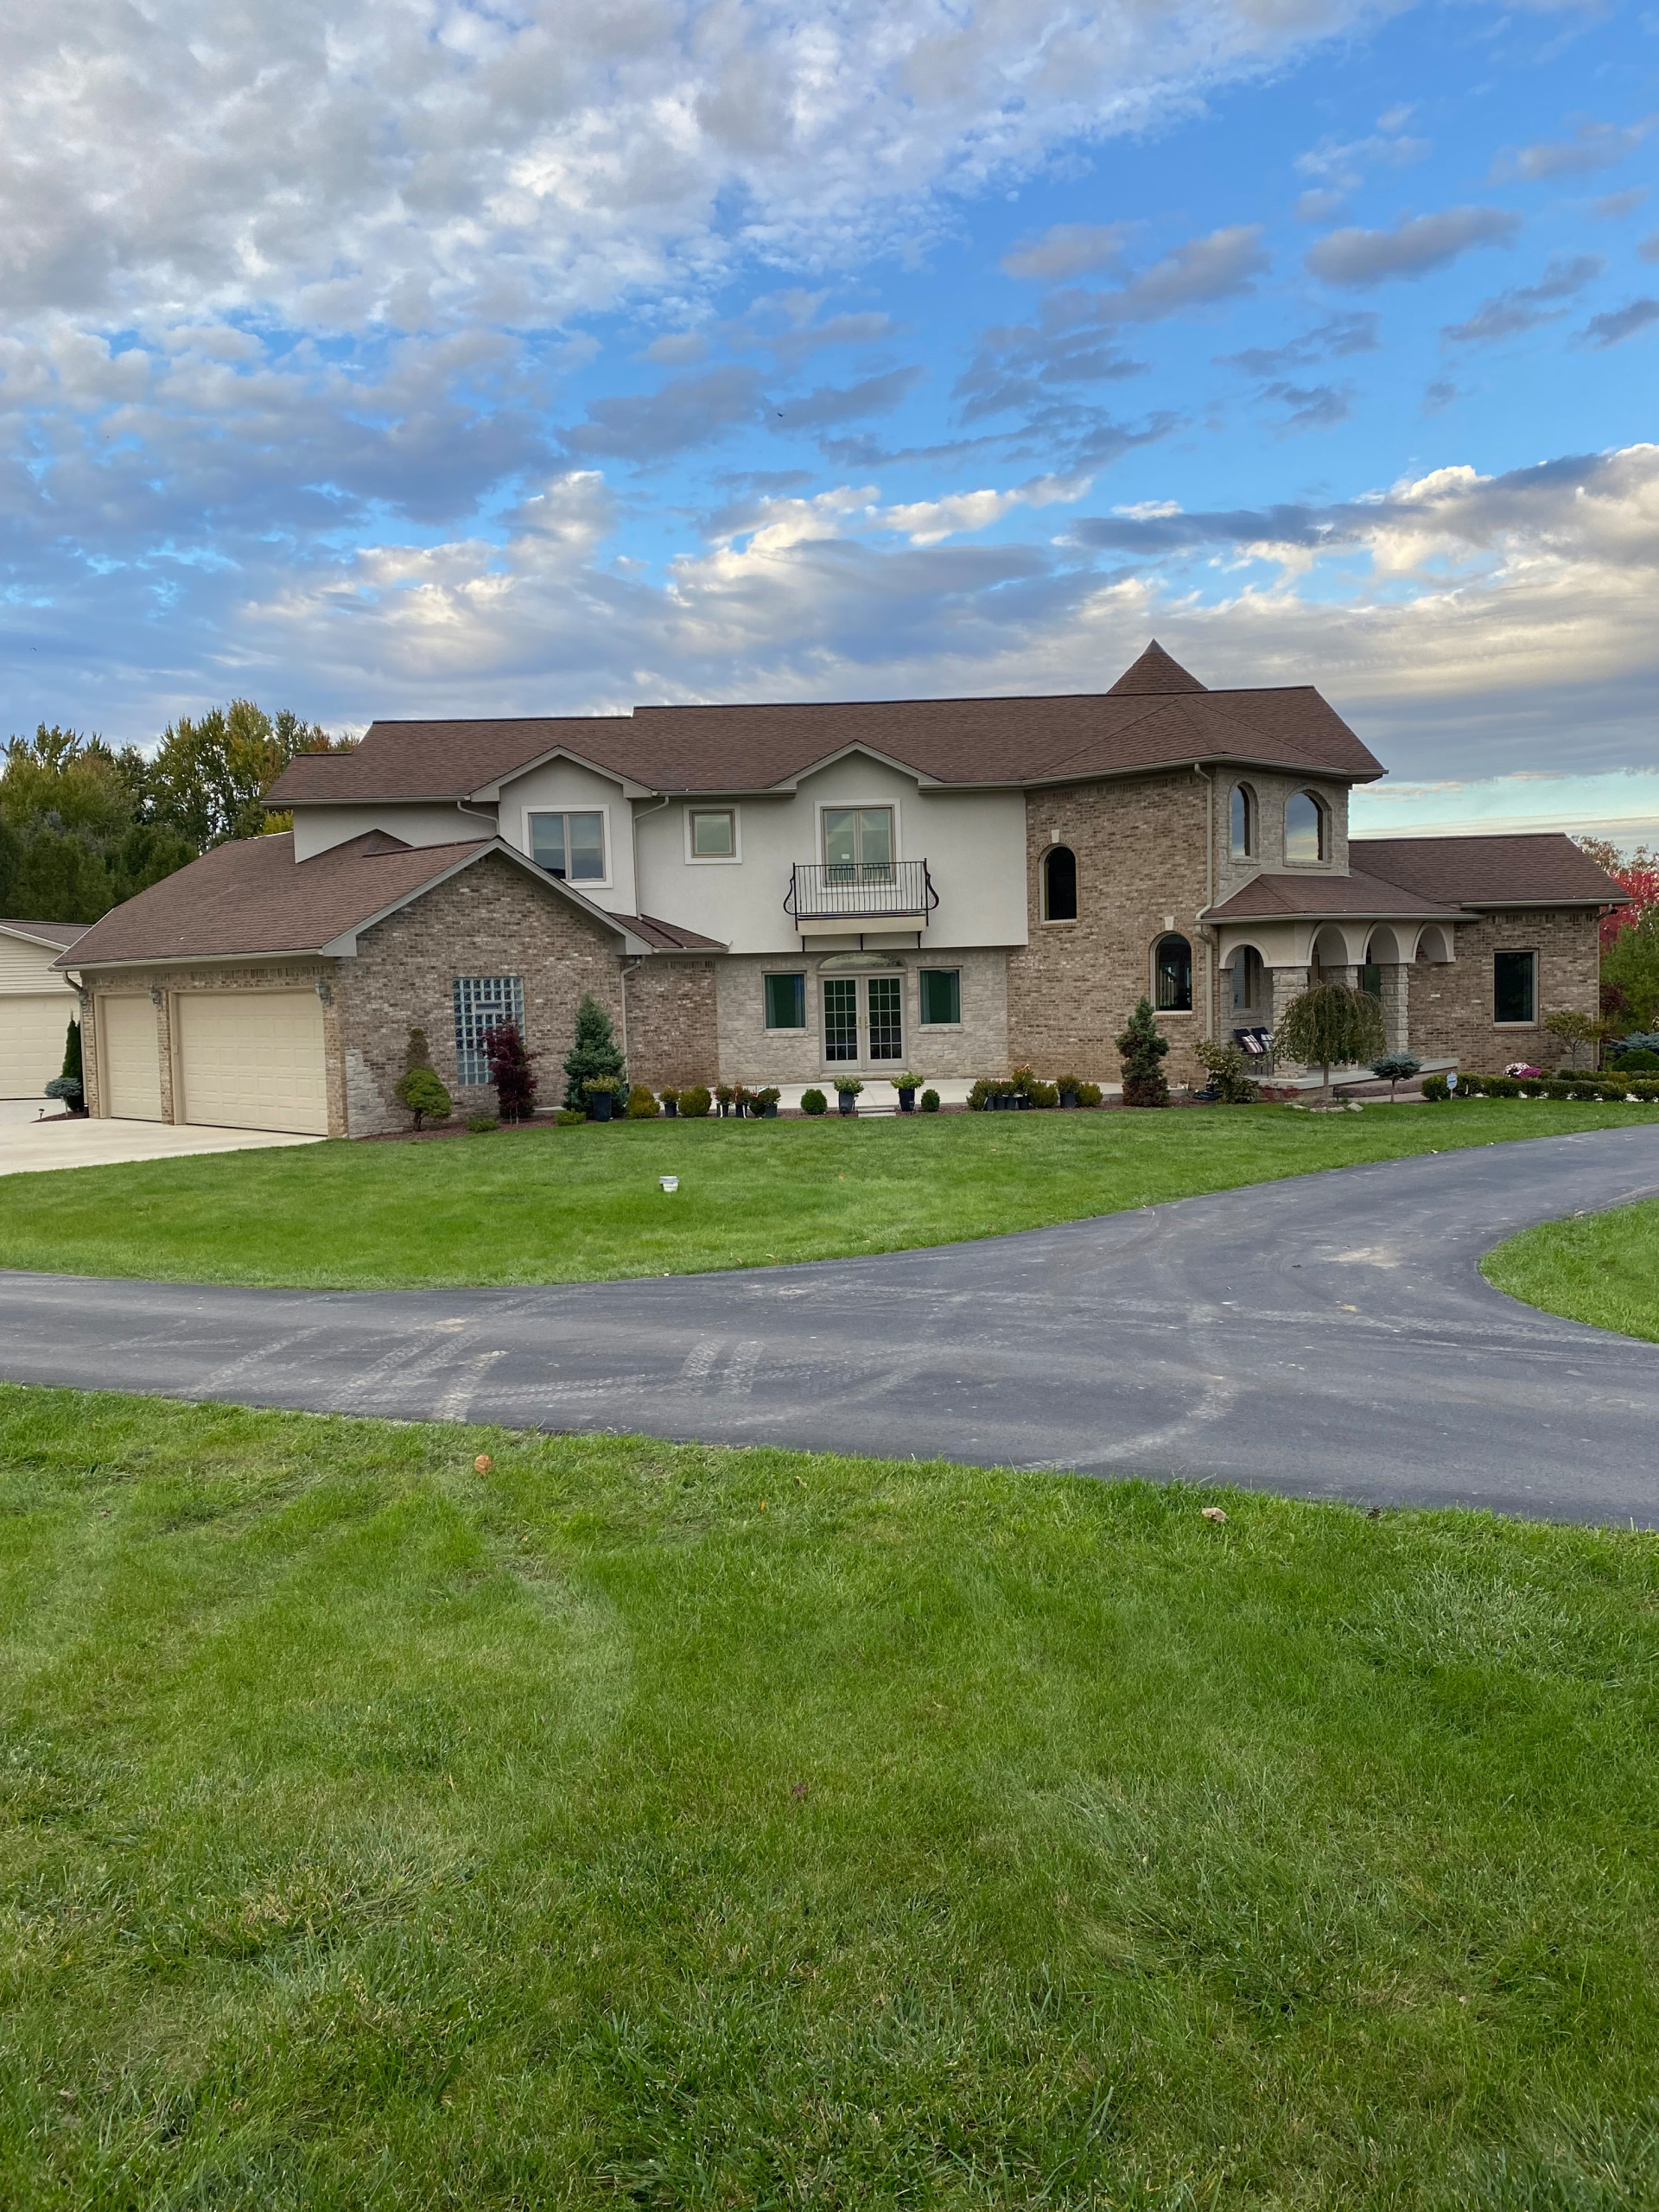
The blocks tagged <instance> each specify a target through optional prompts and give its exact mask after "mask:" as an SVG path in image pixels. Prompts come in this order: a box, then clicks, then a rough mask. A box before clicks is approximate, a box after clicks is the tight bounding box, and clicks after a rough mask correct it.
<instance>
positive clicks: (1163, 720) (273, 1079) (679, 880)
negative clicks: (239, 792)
mask: <svg viewBox="0 0 1659 2212" xmlns="http://www.w3.org/2000/svg"><path fill="white" fill-rule="evenodd" d="M1382 773H1383V770H1382V767H1381V766H1380V764H1379V763H1378V762H1377V760H1376V759H1375V758H1374V757H1373V755H1372V754H1371V753H1370V752H1369V751H1368V750H1367V748H1366V747H1365V746H1364V745H1363V744H1362V742H1361V741H1360V740H1359V739H1358V738H1357V736H1356V735H1355V734H1354V733H1353V731H1352V730H1351V729H1350V728H1348V727H1347V725H1346V724H1345V723H1344V721H1342V719H1341V717H1340V716H1339V715H1337V714H1336V713H1335V712H1334V711H1333V709H1332V708H1331V707H1330V706H1328V705H1327V704H1326V702H1325V701H1324V700H1323V699H1322V698H1321V697H1320V696H1319V693H1318V692H1317V691H1316V690H1313V688H1312V687H1311V686H1301V685H1299V686H1292V687H1286V688H1282V689H1266V690H1227V691H1215V690H1206V689H1205V686H1204V685H1203V684H1201V683H1199V682H1198V680H1197V678H1196V677H1192V676H1191V675H1189V674H1188V673H1187V672H1186V671H1185V670H1183V669H1181V668H1179V666H1178V665H1177V664H1175V662H1173V660H1172V659H1170V658H1169V657H1168V655H1167V654H1166V653H1164V652H1162V651H1161V650H1160V648H1159V647H1158V646H1157V645H1151V646H1149V647H1148V648H1147V652H1145V653H1143V654H1142V655H1141V658H1140V659H1138V660H1137V661H1136V662H1135V664H1134V666H1133V667H1131V668H1130V669H1128V670H1127V671H1125V673H1124V674H1123V675H1122V677H1119V678H1118V680H1117V682H1116V683H1114V684H1113V685H1112V687H1111V688H1110V690H1108V691H1105V692H1103V693H1098V694H1088V695H1084V696H1071V697H1058V698H1016V699H928V700H891V701H879V702H855V703H851V704H830V705H821V706H819V705H804V706H802V705H783V706H735V707H722V706H714V707H648V708H642V709H636V710H635V711H634V712H633V713H632V715H605V716H582V717H563V718H545V719H543V718H529V719H525V720H520V721H400V722H399V721H394V722H376V723H375V724H373V725H372V728H370V729H369V731H368V732H367V734H365V737H364V739H363V740H362V741H361V742H360V743H359V745H358V747H356V749H355V750H354V751H353V752H350V753H340V754H319V755H314V756H307V757H304V758H302V759H300V760H295V761H294V762H293V763H292V764H291V765H290V766H289V768H288V769H287V770H286V771H285V772H284V773H283V776H282V777H281V778H280V779H278V781H277V784H276V785H274V786H273V787H272V789H271V791H270V793H269V798H270V804H271V805H272V806H273V808H280V809H284V810H291V811H292V815H293V823H294V826H293V829H292V831H291V832H289V833H285V834H283V835H281V836H266V837H260V838H254V839H250V840H247V841H245V842H240V843H236V844H231V845H225V846H221V847H219V848H218V849H216V850H214V851H213V852H210V853H208V854H207V855H205V856H204V857H203V858H202V859H201V860H200V861H196V862H195V863H194V865H193V866H192V867H190V868H186V869H184V870H182V871H181V873H180V874H177V875H175V876H172V877H169V878H168V880H166V881H165V882H162V883H160V884H157V885H156V886H154V887H152V888H151V889H149V890H148V891H145V892H143V893H140V895H139V896H138V897H137V898H136V899H131V900H130V901H129V902H128V903H127V904H126V905H125V906H121V907H118V908H117V909H116V910H115V911H114V912H112V913H111V914H109V915H107V916H105V918H104V919H103V920H102V921H101V922H99V923H97V924H95V925H93V927H92V929H91V930H89V931H87V932H86V934H85V935H84V936H83V937H82V938H80V939H79V941H78V943H77V944H76V945H75V946H74V948H73V952H71V953H66V954H65V956H64V957H63V960H62V962H61V963H60V965H61V966H62V967H63V968H64V969H66V971H67V972H68V973H70V974H71V975H72V976H73V978H74V979H75V980H76V981H77V982H78V983H79V988H80V989H81V991H82V994H83V1004H84V1007H85V1008H86V1066H87V1071H88V1085H89V1091H90V1094H91V1103H92V1109H93V1111H94V1112H97V1113H101V1114H116V1115H140V1116H150V1117H153V1118H159V1119H164V1120H175V1121H183V1120H189V1121H202V1122H207V1121H214V1122H225V1123H229V1124H232V1125H246V1126H263V1127H275V1128H302V1129H315V1130H317V1131H319V1132H322V1131H327V1132H328V1133H331V1134H334V1135H348V1134H349V1135H366V1134H372V1133H374V1132H378V1131H381V1130H385V1129H388V1128H396V1127H399V1126H401V1125H402V1123H403V1121H404V1116H402V1115H401V1114H400V1113H399V1111H398V1110H397V1108H396V1106H395V1105H394V1103H393V1102H392V1087H393V1085H394V1084H395V1083H396V1081H397V1077H398V1075H399V1074H400V1073H401V1071H402V1069H403V1065H404V1049H405V1046H406V1044H407V1040H408V1036H409V1032H410V1028H411V1027H416V1026H418V1027H422V1028H423V1030H424V1031H425V1033H426V1035H427V1039H428V1041H429V1046H430V1048H431V1051H432V1055H433V1058H434V1060H435V1064H436V1065H437V1067H438V1069H439V1071H440V1073H441V1074H442V1077H443V1078H444V1080H445V1082H446V1083H448V1084H449V1085H450V1086H451V1088H452V1090H454V1093H455V1096H456V1098H457V1101H458V1103H461V1104H462V1105H464V1106H468V1107H470V1106H474V1105H481V1104H483V1103H486V1096H487V1093H486V1068H485V1065H484V1056H483V1050H482V1040H483V1037H484V1034H485V1033H486V1031H487V1029H488V1028H489V1027H491V1026H492V1025H493V1023H495V1022H496V1021H499V1020H502V1019H503V1018H505V1017H508V1016H511V1017H512V1018H513V1019H516V1020H518V1021H519V1022H520V1023H521V1025H522V1027H523V1029H524V1033H525V1035H526V1038H527V1039H528V1041H529V1043H530V1045H531V1048H532V1049H533V1050H537V1051H539V1052H544V1053H545V1054H547V1055H548V1056H549V1058H550V1061H552V1062H554V1063H556V1061H557V1059H558V1058H561V1057H562V1056H563V1053H564V1052H565V1051H566V1050H567V1049H568V1046H569V1038H570V1035H571V1031H572V1028H573V1025H574V1021H575V1007H576V1003H577V1001H578V999H579V998H580V996H581V995H582V992H583V991H591V992H592V993H593V994H594V995H595V996H596V997H598V998H599V999H600V1000H601V1001H602V1002H603V1003H604V1004H606V1005H607V1007H609V1008H610V1009H611V1011H612V1014H613V1018H614V1020H615V1021H616V1023H617V1026H618V1028H619V1031H620V1033H621V1035H622V1037H623V1039H624V1040H625V1043H626V1050H627V1053H628V1058H629V1064H630V1068H631V1071H632V1074H633V1075H634V1077H636V1079H639V1080H642V1081H644V1082H646V1083H649V1084H652V1085H654V1086H660V1085H662V1084H667V1083H671V1082H673V1083H679V1084H686V1083H690V1082H692V1081H695V1080H699V1079H701V1080H703V1081H706V1082H710V1083H712V1082H713V1081H715V1079H717V1078H723V1079H725V1080H728V1081H741V1082H745V1083H748V1084H766V1083H775V1084H805V1083H812V1082H819V1083H822V1082H825V1081H827V1080H829V1079H830V1078H833V1077H834V1076H835V1075H836V1074H837V1073H840V1072H842V1071H855V1072H859V1073H861V1074H864V1075H880V1074H881V1073H883V1072H886V1073H893V1072H895V1071H899V1070H900V1069H902V1068H905V1067H910V1068H914V1069H917V1070H918V1071H921V1072H922V1073H923V1074H924V1075H925V1076H928V1077H935V1078H949V1077H971V1076H975V1075H980V1074H986V1073H998V1072H1002V1071H1006V1070H1007V1068H1008V1067H1010V1066H1011V1065H1017V1064H1018V1063H1020V1062H1022V1061H1029V1062H1031V1063H1033V1064H1034V1065H1037V1066H1038V1067H1039V1069H1042V1070H1046V1071H1047V1072H1049V1073H1050V1074H1057V1073H1060V1072H1064V1071H1074V1072H1076V1073H1077V1074H1079V1075H1083V1076H1086V1077H1095V1078H1096V1079H1103V1080H1106V1081H1111V1080H1112V1079H1114V1078H1115V1077H1116V1073H1117V1059H1116V1049H1115V1046H1114V1043H1113V1040H1114V1039H1115V1038H1116V1034H1117V1033H1118V1031H1119V1030H1120V1029H1121V1028H1122V1026H1123V1024H1124V1021H1125V1020H1126V1019H1127V1017H1128V1013H1129V1011H1130V1008H1131V1007H1133V1005H1134V1003H1135V1001H1136V1000H1137V999H1138V998H1139V997H1141V995H1142V994H1143V993H1145V994H1147V995H1150V996H1151V997H1152V999H1153V1001H1154V1005H1155V1006H1156V1007H1157V1008H1158V1014H1159V1020H1160V1023H1161V1024H1162V1026H1163V1027H1164V1029H1165V1031H1166V1033H1167V1034H1168V1036H1169V1037H1170V1039H1171V1040H1172V1045H1173V1051H1172V1053H1171V1057H1170V1063H1169V1065H1170V1069H1171V1072H1172V1074H1173V1076H1174V1077H1175V1078H1176V1079H1177V1080H1181V1079H1186V1078H1191V1077H1193V1076H1195V1075H1196V1074H1197V1072H1198V1070H1197V1063H1196V1061H1195V1060H1194V1058H1193V1056H1192V1045H1193V1043H1194V1042H1195V1041H1196V1040H1197V1039H1199V1038H1201V1037H1203V1036H1205V1035H1206V1034H1226V1033H1230V1032H1232V1031H1235V1030H1251V1029H1260V1028H1265V1029H1271V1027H1272V1026H1273V1022H1274V1017H1275V1014H1276V1012H1277V1010H1278V1009H1280V1008H1281V1007H1283V1005H1284V1004H1285V1003H1286V1001H1287V999H1288V998H1289V997H1291V996H1292V995H1294V994H1295V993H1296V992H1297V991H1299V990H1300V989H1302V988H1304V987H1305V986H1306V982H1307V981H1308V980H1309V978H1310V976H1316V975H1324V976H1332V975H1335V976H1341V977H1343V978H1344V979H1347V980H1350V981H1358V982H1363V983H1364V984H1365V986H1366V987H1367V988H1370V989H1373V990H1374V991H1376V993H1377V994H1378V995H1379V996H1380V997H1381V999H1382V1001H1383V1007H1384V1010H1385V1014H1386V1017H1387V1023H1388V1027H1389V1037H1390V1041H1391V1042H1393V1043H1395V1044H1396V1045H1402V1046H1403V1045H1410V1046H1412V1047H1414V1049H1417V1050H1419V1051H1420V1052H1424V1053H1426V1054H1430V1055H1433V1056H1436V1057H1440V1058H1462V1059H1463V1060H1464V1061H1465V1064H1467V1065H1471V1066H1477V1065H1478V1066H1483V1067H1491V1066H1493V1065H1501V1064H1502V1063H1503V1062H1504V1061H1506V1060H1512V1059H1515V1058H1521V1057H1534V1056H1536V1055H1537V1054H1539V1053H1540V1052H1542V1051H1544V1050H1545V1048H1546V1039H1545V1037H1544V1034H1543V1033H1542V1030H1541V1026H1540V1025H1541V1021H1542V1019H1543V1016H1544V1014H1546V1012H1548V1011H1549V1010H1552V1009H1554V1008H1555V1007H1581V1008H1583V1009H1584V1010H1585V1011H1586V1012H1592V1011H1593V1010H1594V1007H1595V1005H1596V1001H1597V921H1598V917H1599V913H1600V912H1601V911H1602V910H1603V909H1604V908H1605V906H1608V905H1610V904H1612V903H1615V902H1617V901H1618V899H1619V898H1620V896H1621V894H1620V893H1619V891H1618V887H1617V886H1616V885H1615V884H1613V883H1612V882H1611V880H1609V879H1608V878H1607V877H1606V876H1605V875H1604V874H1602V872H1601V871H1600V870H1599V868H1595V867H1594V866H1593V865H1592V863H1591V862H1590V861H1588V860H1587V859H1586V857H1585V855H1583V854H1582V853H1581V852H1580V851H1579V849H1578V848H1577V847H1576V846H1574V845H1573V843H1572V842H1570V840H1568V839H1567V838H1565V837H1560V836H1521V837H1459V838H1446V839H1422V838H1420V839H1409V838H1387V839H1382V838H1375V839H1366V840H1358V839H1356V840H1354V841H1352V842H1351V841H1350V838H1349V835H1348V795H1349V792H1350V791H1351V789H1352V787H1353V786H1354V785H1355V784H1357V783H1364V782H1369V781H1371V780H1373V779H1376V777H1378V776H1380V775H1381V774H1382Z"/></svg>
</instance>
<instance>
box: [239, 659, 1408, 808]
mask: <svg viewBox="0 0 1659 2212" xmlns="http://www.w3.org/2000/svg"><path fill="white" fill-rule="evenodd" d="M1132 681H1133V682H1134V683H1135V684H1136V685H1139V686H1143V687H1145V688H1139V689H1134V690H1130V689H1126V688H1125V687H1126V686H1128V684H1130V683H1131V682H1132ZM849 746H862V747H868V749H869V750H870V751H872V752H874V753H881V754H884V755H885V756H886V757H887V759H889V760H897V761H899V762H900V763H901V764H902V765H903V766H906V767H907V768H910V769H912V770H914V771H915V772H917V773H918V775H921V776H924V777H926V778H928V779H931V780H933V781H935V782H938V783H941V784H960V785H971V784H1013V785H1020V784H1033V783H1044V782H1051V781H1056V782H1058V781H1065V780H1069V779H1084V778H1087V777H1090V776H1096V775H1099V776H1109V775H1121V774H1125V773H1128V772H1132V771H1134V770H1136V769H1147V768H1154V767H1160V766H1170V765H1173V764H1176V763H1181V762H1186V761H1190V760H1253V761H1262V762H1268V763H1272V764H1276V765H1278V766H1282V767H1286V768H1289V769H1291V770H1292V771H1294V772H1301V773H1316V772H1322V773H1325V774H1330V775H1335V776H1345V777H1353V778H1356V779H1370V778H1372V777H1375V776H1380V775H1381V774H1382V772H1383V770H1382V766H1381V765H1380V763H1379V762H1378V761H1377V760H1376V757H1375V756H1374V755H1373V754H1372V753H1370V751H1368V749H1367V748H1366V747H1364V746H1363V745H1362V744H1361V743H1360V741H1359V740H1358V738H1357V737H1356V736H1355V734H1354V733H1353V731H1352V730H1351V729H1350V728H1348V725H1347V724H1346V723H1345V722H1344V721H1343V719H1342V717H1341V716H1340V715H1338V714H1337V713H1336V712H1335V710H1334V709H1332V708H1331V707H1330V706H1328V705H1327V704H1326V703H1325V701H1324V700H1323V699H1322V698H1321V697H1320V696H1319V693H1318V692H1317V691H1316V690H1314V689H1313V686H1312V685H1311V684H1297V685H1292V686H1290V687H1287V688H1286V689H1284V690H1249V691H1209V690H1205V688H1204V686H1203V685H1202V684H1200V683H1198V681H1197V679H1196V678H1195V677H1191V676H1189V675H1188V674H1187V673H1186V671H1185V670H1184V669H1181V668H1179V667H1178V666H1177V664H1175V663H1174V662H1173V660H1171V659H1170V658H1169V656H1168V654H1166V653H1165V652H1163V651H1162V649H1161V647H1155V646H1154V647H1148V649H1147V652H1145V653H1143V654H1142V655H1141V658H1140V659H1139V660H1138V661H1136V662H1135V665H1134V667H1133V668H1131V669H1129V670H1128V671H1125V674H1124V675H1123V676H1122V677H1120V678H1119V679H1118V682H1117V683H1116V684H1115V685H1114V686H1113V687H1112V689H1111V690H1109V691H1107V692H1084V693H1077V694H1072V695H1070V696H1064V697H1053V698H1048V697H1045V698H1016V699H869V700H849V701H843V702H834V703H829V704H824V705H811V706H802V705H797V704H772V705H767V706H735V707H723V706H714V707H639V708H636V709H634V711H633V713H632V714H631V715H586V716H564V717H559V716H531V717H529V718H527V719H525V720H524V721H397V722H375V723H373V724H372V725H371V727H370V728H369V730H368V732H367V733H366V734H365V736H364V738H363V740H362V741H361V743H360V744H359V746H358V747H357V748H356V750H355V751H354V752H352V753H305V754H302V755H301V756H300V757H299V758H298V759H297V760H292V761H290V762H289V766H287V768H286V769H284V771H283V773H282V775H281V776H279V777H278V778H277V781H276V783H275V784H273V785H272V786H271V788H270V791H268V792H267V794H266V797H267V798H268V800H269V801H270V804H271V805H272V806H274V807H284V806H295V805H299V806H308V805H321V804H327V803H329V802H334V803H335V804H348V803H351V802H353V801H355V802H358V803H359V804H360V803H366V802H373V801H376V800H381V799H404V800H409V799H420V798H433V799H448V800H454V799H461V798H466V797H467V795H468V794H469V793H471V792H474V791H480V790H482V789H483V788H484V787H485V786H486V785H490V784H493V783H496V782H498V781H499V780H500V779H503V778H504V777H506V776H509V775H511V774H512V773H514V772H518V771H521V770H523V769H524V768H525V767H526V766H529V764H530V763H531V761H534V760H540V759H542V758H543V757H544V756H545V755H546V754H548V753H552V752H554V751H556V750H557V749H559V748H563V749H564V750H566V751H568V752H570V753H575V755H576V756H577V757H578V758H580V759H582V760H588V761H591V762H592V763H593V764H594V766H595V767H598V768H602V769H604V770H606V771H607V772H609V773H611V774H613V775H617V776H620V777H623V778H625V779H627V780H629V781H630V782H632V783H636V784H639V785H643V786H645V788H646V789H648V790H651V791H713V792H732V791H766V790H770V789H772V788H774V787H776V786H777V785H781V784H786V783H787V782H789V781H790V780H791V779H792V778H794V777H798V776H800V775H802V774H804V772H806V771H807V770H808V769H810V768H811V767H813V766H816V765H817V763H819V762H820V761H823V760H827V759H829V757H831V756H832V755H833V754H836V753H841V752H843V751H845V750H846V748H847V747H849Z"/></svg>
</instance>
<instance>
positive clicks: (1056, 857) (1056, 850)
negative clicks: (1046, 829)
mask: <svg viewBox="0 0 1659 2212" xmlns="http://www.w3.org/2000/svg"><path fill="white" fill-rule="evenodd" d="M1043 919H1044V920H1045V921H1046V922H1075V921H1076V920H1077V855H1076V854H1075V853H1074V852H1073V851H1072V849H1071V846H1070V845H1055V846H1053V847H1052V848H1051V849H1050V850H1049V852H1048V853H1047V854H1046V855H1045V857H1044V861H1043Z"/></svg>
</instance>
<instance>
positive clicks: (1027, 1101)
mask: <svg viewBox="0 0 1659 2212" xmlns="http://www.w3.org/2000/svg"><path fill="white" fill-rule="evenodd" d="M1008 1103H1009V1104H1010V1105H1011V1106H1012V1107H1013V1108H1014V1111H1015V1112H1016V1113H1019V1114H1024V1113H1027V1112H1028V1111H1029V1109H1030V1107H1031V1093H1030V1092H1029V1091H1028V1090H1016V1091H1015V1092H1014V1096H1013V1097H1012V1098H1011V1099H1010V1100H1009V1102H1008Z"/></svg>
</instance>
